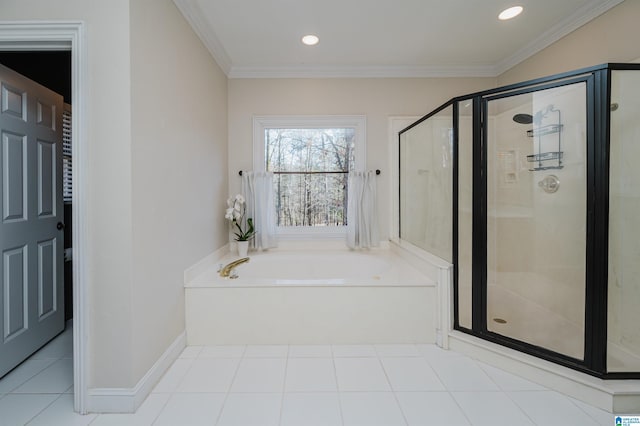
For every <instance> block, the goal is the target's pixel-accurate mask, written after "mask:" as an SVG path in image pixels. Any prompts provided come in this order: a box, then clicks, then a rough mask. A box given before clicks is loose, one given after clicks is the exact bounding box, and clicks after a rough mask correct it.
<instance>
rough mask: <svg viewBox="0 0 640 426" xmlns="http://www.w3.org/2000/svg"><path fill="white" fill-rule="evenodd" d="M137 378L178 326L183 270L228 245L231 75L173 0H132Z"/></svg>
mask: <svg viewBox="0 0 640 426" xmlns="http://www.w3.org/2000/svg"><path fill="white" fill-rule="evenodd" d="M130 13H131V18H130V19H131V30H130V31H131V123H132V133H131V134H132V147H131V152H132V156H131V160H132V200H133V202H132V203H133V206H132V207H133V233H132V237H133V282H132V285H131V301H132V326H133V335H132V338H133V342H132V352H131V354H132V355H131V356H132V358H133V366H132V367H133V379H134V383H135V382H136V381H137V380H139V379H140V378H141V377H142V376H143V375H144V374H145V373H146V372H147V370H148V369H149V368H150V367H151V366H152V365H153V363H154V362H155V361H156V360H157V359H158V358H159V357H160V355H162V353H163V351H164V350H166V348H167V347H168V346H169V345H170V344H171V342H172V341H173V340H174V339H175V338H176V337H177V336H178V335H179V334H180V333H181V332H182V331H183V330H184V328H185V325H184V289H183V273H184V270H185V269H187V268H188V267H189V266H191V265H193V264H194V263H195V262H196V261H198V260H200V259H202V258H203V257H205V256H207V255H208V254H210V253H212V252H213V251H214V250H216V249H218V248H220V247H221V246H222V245H224V244H226V240H227V233H226V229H227V228H226V223H225V221H224V217H223V213H224V212H223V210H224V206H225V200H226V195H227V185H228V183H227V178H226V177H227V78H226V76H225V75H224V73H223V72H222V71H221V70H220V68H219V67H218V66H217V64H216V63H215V61H214V60H213V58H212V57H211V55H210V54H209V53H208V51H207V50H206V49H205V48H204V46H203V45H202V43H201V42H200V40H199V39H198V38H197V36H196V35H195V34H194V32H193V31H192V30H191V27H190V26H189V24H188V23H187V22H186V21H185V20H184V18H183V17H182V15H181V14H180V12H179V11H178V10H177V8H176V7H175V5H174V3H173V2H172V1H171V0H131V6H130Z"/></svg>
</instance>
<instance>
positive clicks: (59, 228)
mask: <svg viewBox="0 0 640 426" xmlns="http://www.w3.org/2000/svg"><path fill="white" fill-rule="evenodd" d="M56 228H58V230H62V229H64V223H62V222H58V224H57V225H56Z"/></svg>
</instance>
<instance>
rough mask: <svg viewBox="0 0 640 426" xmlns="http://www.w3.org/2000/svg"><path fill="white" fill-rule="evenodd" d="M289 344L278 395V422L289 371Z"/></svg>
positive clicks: (280, 422)
mask: <svg viewBox="0 0 640 426" xmlns="http://www.w3.org/2000/svg"><path fill="white" fill-rule="evenodd" d="M290 348H291V346H287V357H286V358H285V361H284V378H283V379H282V393H281V395H280V412H279V413H278V424H279V425H280V424H282V409H283V408H284V392H285V390H286V388H287V373H288V372H289V351H290Z"/></svg>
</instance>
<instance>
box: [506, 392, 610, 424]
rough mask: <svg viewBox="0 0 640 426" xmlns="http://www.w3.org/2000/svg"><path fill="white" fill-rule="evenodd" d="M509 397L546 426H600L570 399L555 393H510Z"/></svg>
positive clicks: (535, 420) (536, 420)
mask: <svg viewBox="0 0 640 426" xmlns="http://www.w3.org/2000/svg"><path fill="white" fill-rule="evenodd" d="M508 395H509V397H510V398H511V399H512V400H513V401H515V403H516V404H518V406H519V407H520V409H522V411H524V412H525V414H527V415H528V416H529V418H531V419H532V420H533V422H534V423H535V424H538V425H545V426H598V423H597V422H596V421H595V420H594V419H592V418H591V417H590V416H588V415H587V414H586V413H585V412H584V411H582V410H581V409H579V408H578V407H577V406H576V405H575V404H574V403H573V402H572V401H571V400H570V399H569V398H568V397H566V396H564V395H561V394H559V393H557V392H553V391H543V392H540V391H536V392H509V393H508Z"/></svg>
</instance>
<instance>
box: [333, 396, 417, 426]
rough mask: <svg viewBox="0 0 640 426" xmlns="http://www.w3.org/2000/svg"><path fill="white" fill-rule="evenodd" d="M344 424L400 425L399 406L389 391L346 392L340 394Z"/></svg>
mask: <svg viewBox="0 0 640 426" xmlns="http://www.w3.org/2000/svg"><path fill="white" fill-rule="evenodd" d="M340 403H341V405H342V418H343V420H344V426H376V425H381V426H382V425H384V426H391V425H393V426H402V425H406V424H407V423H406V422H405V420H404V417H403V415H402V412H401V411H400V407H399V406H398V403H397V402H396V399H395V397H394V395H393V393H391V392H348V393H341V394H340Z"/></svg>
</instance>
